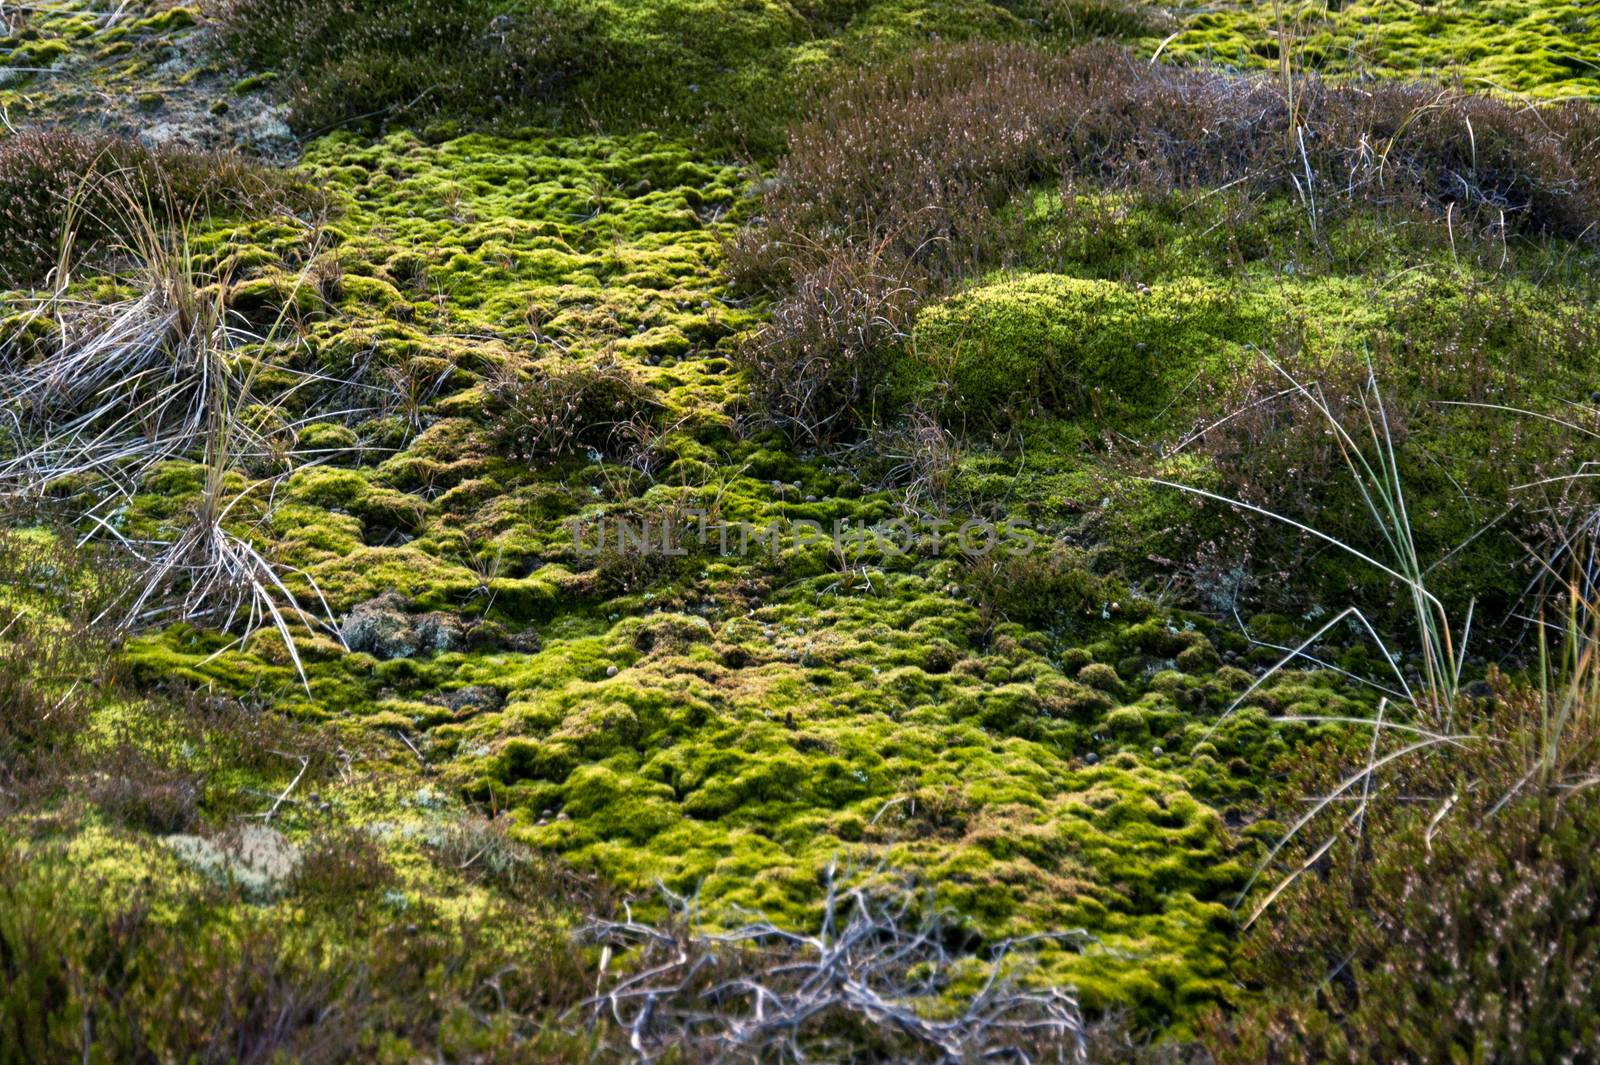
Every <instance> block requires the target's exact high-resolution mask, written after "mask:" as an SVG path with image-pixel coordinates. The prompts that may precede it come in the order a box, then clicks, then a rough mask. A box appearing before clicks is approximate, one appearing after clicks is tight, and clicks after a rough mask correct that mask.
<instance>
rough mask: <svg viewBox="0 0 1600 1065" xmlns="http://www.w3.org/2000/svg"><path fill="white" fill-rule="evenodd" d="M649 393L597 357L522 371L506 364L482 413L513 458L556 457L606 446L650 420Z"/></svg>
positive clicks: (654, 403)
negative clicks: (578, 362) (566, 364)
mask: <svg viewBox="0 0 1600 1065" xmlns="http://www.w3.org/2000/svg"><path fill="white" fill-rule="evenodd" d="M659 408H660V403H659V401H658V400H657V399H656V398H655V396H654V394H653V393H652V392H651V391H650V389H649V388H648V387H646V386H645V385H644V384H643V383H642V382H640V381H639V380H638V378H637V377H635V376H634V375H633V373H632V372H630V371H629V370H628V369H627V368H626V367H624V366H623V365H621V364H620V363H616V362H608V361H597V362H594V363H584V364H574V365H572V366H570V367H560V368H557V369H546V368H544V367H538V366H536V367H531V368H528V369H526V370H523V369H519V368H516V367H507V368H506V369H505V370H504V371H503V372H502V373H501V374H500V375H499V376H498V377H497V379H496V380H495V381H494V382H492V383H491V385H490V387H489V402H488V405H487V410H486V414H487V415H488V418H489V421H490V436H491V439H492V440H493V441H494V444H495V446H496V447H497V448H498V449H500V450H502V451H504V452H506V453H508V454H510V455H511V456H512V457H513V458H517V459H521V460H527V461H532V460H535V459H551V458H558V457H560V456H563V455H570V454H573V453H575V452H576V451H577V450H578V449H580V448H585V447H588V448H594V449H596V450H598V451H607V450H610V449H612V448H613V447H615V446H616V445H617V444H618V443H619V442H622V441H624V440H626V439H627V438H628V437H629V436H630V435H631V434H630V433H629V432H628V427H629V426H631V425H637V424H639V423H648V422H650V421H651V420H652V419H653V418H654V416H655V414H656V412H657V411H658V410H659Z"/></svg>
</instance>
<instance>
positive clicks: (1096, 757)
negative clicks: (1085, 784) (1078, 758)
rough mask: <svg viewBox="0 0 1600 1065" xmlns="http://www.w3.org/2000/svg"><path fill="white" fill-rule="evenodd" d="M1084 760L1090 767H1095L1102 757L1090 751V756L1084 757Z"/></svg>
mask: <svg viewBox="0 0 1600 1065" xmlns="http://www.w3.org/2000/svg"><path fill="white" fill-rule="evenodd" d="M1083 760H1084V761H1085V762H1087V763H1088V764H1090V765H1095V764H1097V763H1098V762H1099V761H1100V756H1099V755H1098V754H1095V753H1094V752H1093V751H1090V752H1089V753H1088V754H1086V755H1084V756H1083Z"/></svg>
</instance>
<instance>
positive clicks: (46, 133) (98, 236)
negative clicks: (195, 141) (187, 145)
mask: <svg viewBox="0 0 1600 1065" xmlns="http://www.w3.org/2000/svg"><path fill="white" fill-rule="evenodd" d="M129 202H132V203H136V204H139V205H141V207H143V208H146V209H147V213H148V214H150V215H152V216H153V217H157V218H185V217H189V216H190V215H193V214H197V213H204V212H206V211H231V210H238V211H248V212H256V213H260V212H263V211H268V210H272V209H274V208H296V209H303V210H305V209H318V208H320V207H321V206H322V202H321V199H320V197H319V196H317V194H316V193H315V192H314V191H313V190H310V189H308V188H305V187H304V186H302V185H299V184H298V183H297V182H296V181H295V180H294V179H293V178H292V177H290V176H288V175H286V174H284V173H283V172H280V171H276V170H272V169H269V168H267V167H263V166H260V165H258V164H255V163H251V162H248V161H246V160H244V159H241V158H238V157H236V156H228V155H218V154H211V153H203V152H187V151H176V150H169V149H162V150H155V149H150V148H146V147H144V146H142V145H140V144H137V143H135V142H134V141H130V140H127V139H125V138H121V137H115V136H110V135H87V134H79V133H72V132H68V131H66V130H40V131H35V130H29V131H27V132H24V133H20V134H17V135H14V136H10V137H6V138H4V139H0V227H3V228H4V229H5V232H6V235H7V239H6V241H5V243H4V246H0V285H8V286H13V287H32V286H38V285H43V284H44V283H45V282H46V280H47V277H48V274H49V272H50V271H51V269H52V268H53V267H55V266H56V265H57V264H58V262H59V261H60V257H61V248H62V240H63V238H64V236H65V235H66V233H67V231H68V229H69V228H70V229H71V230H72V235H73V239H74V251H75V252H76V254H77V256H78V257H79V258H80V259H81V258H82V257H83V256H85V255H87V256H89V257H90V258H91V261H92V259H93V255H94V253H95V252H96V251H97V250H99V249H102V248H103V247H104V245H106V244H107V243H109V242H114V241H115V240H117V239H119V238H121V239H127V238H128V237H129V236H130V235H131V234H130V233H129V232H128V229H129V227H131V226H132V225H133V224H134V221H133V220H132V219H130V218H128V217H127V214H128V210H127V205H128V203H129Z"/></svg>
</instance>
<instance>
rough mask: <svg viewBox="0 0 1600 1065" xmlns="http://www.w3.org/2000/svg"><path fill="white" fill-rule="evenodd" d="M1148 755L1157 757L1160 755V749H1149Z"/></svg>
mask: <svg viewBox="0 0 1600 1065" xmlns="http://www.w3.org/2000/svg"><path fill="white" fill-rule="evenodd" d="M1150 753H1151V754H1154V755H1159V754H1160V753H1161V748H1160V747H1152V748H1150Z"/></svg>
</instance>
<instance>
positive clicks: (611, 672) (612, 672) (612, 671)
mask: <svg viewBox="0 0 1600 1065" xmlns="http://www.w3.org/2000/svg"><path fill="white" fill-rule="evenodd" d="M616 675H617V667H616V666H607V667H606V676H608V677H614V676H616Z"/></svg>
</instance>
